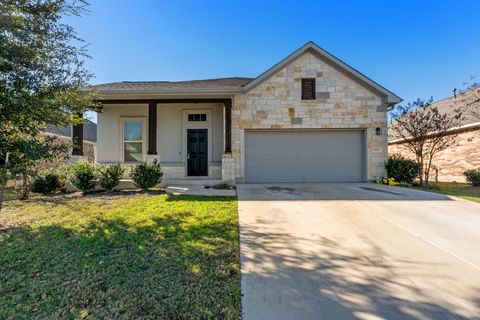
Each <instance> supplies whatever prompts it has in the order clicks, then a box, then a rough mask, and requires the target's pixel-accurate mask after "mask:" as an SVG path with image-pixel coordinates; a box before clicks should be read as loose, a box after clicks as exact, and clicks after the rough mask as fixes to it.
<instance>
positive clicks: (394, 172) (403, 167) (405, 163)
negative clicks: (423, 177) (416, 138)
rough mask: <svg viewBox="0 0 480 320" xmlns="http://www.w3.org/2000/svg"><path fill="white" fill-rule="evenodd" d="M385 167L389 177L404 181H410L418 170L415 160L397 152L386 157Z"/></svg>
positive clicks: (416, 174)
mask: <svg viewBox="0 0 480 320" xmlns="http://www.w3.org/2000/svg"><path fill="white" fill-rule="evenodd" d="M385 169H387V174H388V176H389V177H390V178H394V179H395V181H398V182H405V183H412V182H413V180H414V179H415V178H416V177H418V174H419V172H420V166H419V165H418V163H417V162H415V161H413V160H410V159H407V158H405V157H404V156H402V155H399V154H394V155H392V156H391V157H389V158H388V160H387V163H386V164H385Z"/></svg>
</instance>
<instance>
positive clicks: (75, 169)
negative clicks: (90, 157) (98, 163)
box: [67, 162, 97, 193]
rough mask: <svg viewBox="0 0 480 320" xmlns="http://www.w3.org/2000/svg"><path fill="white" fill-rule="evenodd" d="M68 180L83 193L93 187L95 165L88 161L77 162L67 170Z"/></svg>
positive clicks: (94, 182) (94, 184)
mask: <svg viewBox="0 0 480 320" xmlns="http://www.w3.org/2000/svg"><path fill="white" fill-rule="evenodd" d="M67 175H68V180H69V181H70V182H71V183H72V184H73V185H74V186H75V187H76V188H77V189H79V190H81V191H82V192H83V193H85V192H87V191H89V190H91V189H93V188H95V186H96V181H95V179H96V178H97V174H96V170H95V165H93V164H92V163H89V162H77V163H74V164H72V165H71V166H70V168H69V170H68V173H67Z"/></svg>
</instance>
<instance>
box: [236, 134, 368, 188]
mask: <svg viewBox="0 0 480 320" xmlns="http://www.w3.org/2000/svg"><path fill="white" fill-rule="evenodd" d="M363 148H364V144H363V131H361V130H331V131H294V130H288V131H246V132H245V180H246V182H355V181H362V179H363V174H362V170H363Z"/></svg>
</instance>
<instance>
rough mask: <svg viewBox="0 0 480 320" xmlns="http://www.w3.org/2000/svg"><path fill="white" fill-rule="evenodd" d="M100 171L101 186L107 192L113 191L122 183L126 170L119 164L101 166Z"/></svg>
mask: <svg viewBox="0 0 480 320" xmlns="http://www.w3.org/2000/svg"><path fill="white" fill-rule="evenodd" d="M98 171H99V183H100V186H101V187H102V188H103V189H106V190H113V189H114V188H115V187H116V186H118V184H119V183H120V179H121V178H122V176H123V173H124V172H125V169H124V168H123V167H122V166H121V165H120V163H117V164H112V165H105V166H101V167H100V168H99V170H98Z"/></svg>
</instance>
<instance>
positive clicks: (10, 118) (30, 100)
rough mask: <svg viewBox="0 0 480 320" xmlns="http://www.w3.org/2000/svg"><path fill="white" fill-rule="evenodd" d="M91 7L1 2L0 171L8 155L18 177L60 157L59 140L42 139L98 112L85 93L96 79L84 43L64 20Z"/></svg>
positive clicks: (35, 0)
mask: <svg viewBox="0 0 480 320" xmlns="http://www.w3.org/2000/svg"><path fill="white" fill-rule="evenodd" d="M87 7H88V3H87V2H86V1H84V0H2V1H0V165H1V163H2V162H4V159H5V157H6V154H7V152H9V153H10V155H11V156H10V157H11V158H10V165H11V166H12V172H13V173H15V174H21V175H28V170H29V168H32V163H34V162H37V161H39V160H47V161H48V160H51V159H53V158H54V157H56V156H58V155H59V151H60V148H59V147H58V146H57V144H56V143H55V142H54V140H55V138H45V137H44V136H43V135H41V134H40V133H41V132H42V131H44V130H45V129H46V128H47V126H48V125H56V126H59V127H63V126H66V125H70V124H78V123H81V121H82V117H80V116H79V115H82V114H83V112H84V111H85V110H87V109H88V108H94V109H95V105H94V104H93V99H94V92H92V91H88V90H85V89H84V88H86V87H88V81H89V80H90V79H91V77H92V74H91V73H90V72H89V71H88V70H87V69H86V68H85V66H84V61H85V59H86V58H88V54H87V51H86V49H85V45H84V42H83V40H82V39H81V38H80V37H79V36H78V35H77V34H76V33H75V30H74V29H73V28H72V27H71V26H70V25H68V24H66V23H65V19H64V18H65V17H67V16H81V15H83V14H85V13H86V10H87ZM29 150H34V151H33V152H30V151H29ZM64 151H66V150H64Z"/></svg>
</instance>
